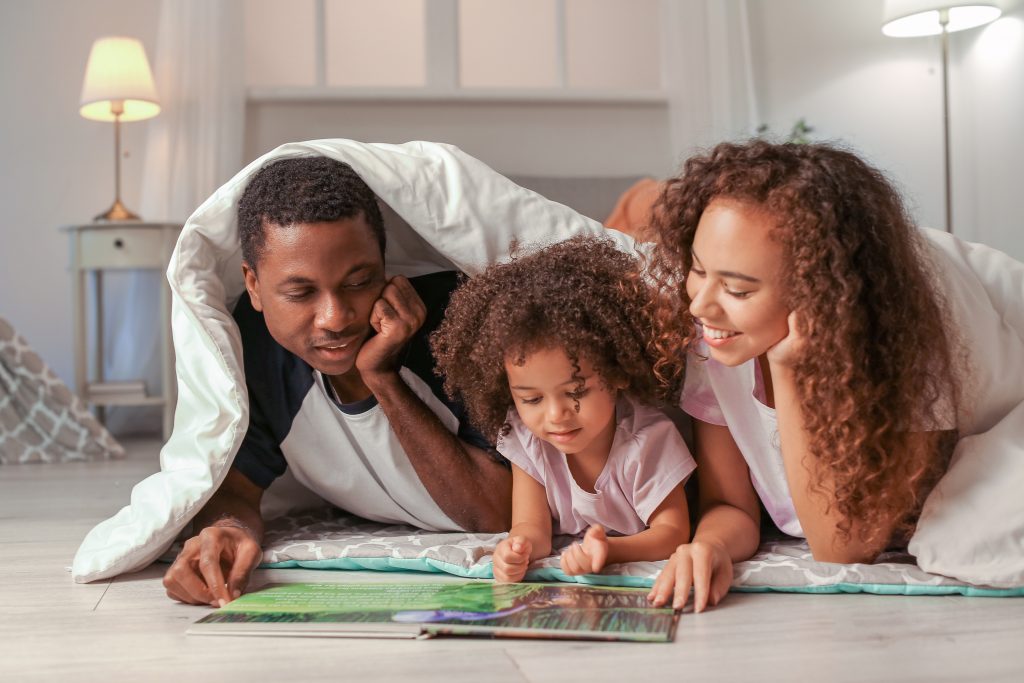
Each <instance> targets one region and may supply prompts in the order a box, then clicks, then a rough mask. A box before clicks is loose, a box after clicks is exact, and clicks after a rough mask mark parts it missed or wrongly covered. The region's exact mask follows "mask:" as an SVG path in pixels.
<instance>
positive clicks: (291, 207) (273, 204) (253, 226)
mask: <svg viewBox="0 0 1024 683" xmlns="http://www.w3.org/2000/svg"><path fill="white" fill-rule="evenodd" d="M357 216H362V217H363V218H364V219H365V220H366V222H367V223H368V224H369V226H370V229H371V230H373V233H374V236H375V237H376V238H377V242H378V243H379V244H380V253H381V254H382V255H383V254H384V249H385V247H386V238H385V235H384V219H383V217H382V216H381V212H380V205H378V204H377V197H376V195H374V194H373V191H372V190H371V189H370V188H369V187H368V186H367V185H366V183H365V182H363V179H362V178H360V177H359V176H358V175H357V174H356V172H355V171H353V170H352V167H351V166H349V165H348V164H346V163H344V162H341V161H338V160H337V159H331V158H329V157H324V156H313V157H297V158H293V159H280V160H278V161H274V162H272V163H270V164H267V165H266V166H264V167H263V168H261V169H260V170H259V171H257V172H256V174H255V175H254V176H253V177H252V179H251V180H250V181H249V184H248V185H246V187H245V191H244V192H243V193H242V197H241V199H239V201H238V237H239V240H240V241H241V243H242V259H243V260H244V261H245V262H246V263H247V264H249V266H250V267H251V268H256V266H257V264H258V262H259V260H260V258H262V256H263V249H264V246H265V245H266V233H265V232H264V230H265V228H266V226H267V225H276V226H282V227H283V226H288V225H295V224H300V223H320V222H329V221H337V220H340V219H342V218H355V217H357Z"/></svg>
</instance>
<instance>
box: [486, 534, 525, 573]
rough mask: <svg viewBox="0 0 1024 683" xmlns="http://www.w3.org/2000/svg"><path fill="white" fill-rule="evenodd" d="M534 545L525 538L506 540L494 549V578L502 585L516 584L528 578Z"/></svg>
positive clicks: (518, 537) (517, 537)
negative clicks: (527, 570) (527, 571)
mask: <svg viewBox="0 0 1024 683" xmlns="http://www.w3.org/2000/svg"><path fill="white" fill-rule="evenodd" d="M531 552H533V543H531V542H530V539H528V538H526V537H525V536H513V537H511V538H506V539H505V540H504V541H502V542H501V543H499V544H498V547H497V548H495V549H494V557H493V559H492V562H493V569H494V578H495V579H496V580H497V581H499V582H501V583H516V582H518V581H522V580H523V577H524V576H526V569H527V568H528V567H529V566H530V553H531Z"/></svg>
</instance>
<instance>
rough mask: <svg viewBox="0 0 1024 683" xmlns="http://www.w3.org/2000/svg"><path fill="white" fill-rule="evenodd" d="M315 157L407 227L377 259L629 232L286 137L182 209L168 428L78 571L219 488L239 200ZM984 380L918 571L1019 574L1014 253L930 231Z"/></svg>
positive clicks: (179, 522)
mask: <svg viewBox="0 0 1024 683" xmlns="http://www.w3.org/2000/svg"><path fill="white" fill-rule="evenodd" d="M310 155H325V156H329V157H333V158H336V159H340V160H342V161H345V162H346V163H348V164H350V165H351V166H352V167H353V168H354V169H355V170H356V172H358V173H359V175H360V176H362V178H363V179H364V180H365V181H366V183H367V184H368V185H369V186H370V188H371V189H373V191H374V192H375V193H376V194H377V195H378V196H379V197H380V198H381V199H382V200H383V201H384V202H385V203H387V204H388V205H389V206H390V207H391V208H392V209H394V210H395V211H396V212H397V213H398V214H399V215H400V216H401V217H402V218H403V219H404V220H405V221H406V222H407V223H408V224H409V225H410V226H412V231H405V232H402V233H396V231H394V230H390V228H389V234H388V240H389V248H388V268H389V271H390V272H392V273H396V272H399V273H403V274H407V275H418V274H424V273H428V272H433V271H436V270H441V269H444V268H450V267H452V266H454V267H456V268H459V269H461V270H463V271H465V272H467V273H470V274H473V273H475V272H478V271H479V270H480V268H481V267H483V266H485V265H486V264H487V263H490V262H493V261H497V260H501V259H503V258H506V257H507V256H508V249H509V244H510V243H511V241H512V240H514V239H518V240H519V241H521V242H524V243H528V244H529V243H547V242H553V241H558V240H561V239H565V238H567V237H569V236H571V235H574V234H581V233H592V234H604V235H609V236H611V237H613V238H614V239H616V240H617V241H618V242H619V243H620V245H621V247H622V248H623V249H630V248H632V246H633V245H632V242H631V241H630V240H629V238H627V237H625V236H624V235H622V234H621V233H616V232H615V231H606V230H604V228H602V226H601V225H600V224H598V223H597V222H595V221H592V220H590V219H588V218H585V217H583V216H581V215H579V214H577V213H576V212H575V211H573V210H571V209H569V208H568V207H566V206H563V205H561V204H557V203H555V202H551V201H549V200H547V199H544V198H543V197H541V196H540V195H537V194H536V193H533V192H531V191H529V190H526V189H524V188H521V187H519V186H517V185H515V184H514V183H512V182H511V181H509V180H508V179H507V178H505V177H503V176H501V175H499V174H498V173H495V172H494V171H493V170H491V169H490V168H488V167H487V166H486V165H484V164H483V163H481V162H480V161H478V160H476V159H474V158H472V157H470V156H468V155H466V154H464V153H462V152H461V151H459V150H458V149H456V148H453V147H451V146H448V145H440V144H434V143H426V142H410V143H407V144H404V145H384V144H365V143H358V142H353V141H349V140H317V141H311V142H305V143H294V144H288V145H283V146H282V147H279V148H278V149H276V150H274V151H272V152H270V153H268V154H266V155H264V156H263V157H261V158H260V159H257V160H256V161H254V162H253V163H252V164H250V165H249V166H247V167H246V168H245V169H243V170H242V171H241V172H240V173H238V174H237V175H236V176H235V177H234V178H232V179H231V180H230V181H229V182H228V183H227V184H225V185H224V186H223V187H221V188H220V189H219V190H218V191H217V192H216V193H215V194H214V195H213V196H212V197H210V198H209V199H208V200H207V201H206V202H204V203H203V204H202V206H200V207H199V209H198V210H196V212H195V213H194V214H193V215H192V216H191V217H190V218H189V220H188V222H187V223H186V224H185V228H184V230H183V231H182V234H181V238H180V239H179V241H178V244H177V247H176V248H175V250H174V254H173V256H172V258H171V263H170V266H169V267H168V270H167V277H168V280H169V282H170V286H171V290H172V302H173V303H172V329H173V333H174V347H175V352H176V354H177V363H176V372H177V378H178V405H177V411H176V413H175V419H174V430H173V433H172V435H171V438H170V440H169V441H168V442H167V444H166V445H165V446H164V448H163V450H162V451H161V453H160V465H161V471H160V472H158V473H156V474H154V475H152V476H150V477H148V478H147V479H145V480H143V481H142V482H140V483H139V484H137V485H136V486H135V487H134V489H133V490H132V494H131V502H130V504H129V505H127V506H126V507H124V508H122V509H121V510H120V511H119V512H118V513H117V514H116V515H114V516H113V517H111V518H110V519H108V520H106V521H104V522H101V523H100V524H98V525H97V526H96V527H95V528H94V529H92V531H90V532H89V534H88V535H87V536H86V537H85V539H84V540H83V542H82V544H81V547H80V548H79V549H78V552H77V554H76V555H75V559H74V563H73V566H72V575H73V577H74V580H75V581H77V582H89V581H96V580H98V579H103V578H107V577H111V576H115V575H118V574H122V573H125V572H130V571H134V570H137V569H140V568H142V567H144V566H146V565H148V564H149V563H151V562H152V561H153V560H155V559H156V558H157V557H159V556H160V555H161V554H163V553H164V552H165V551H166V550H167V548H168V547H169V546H170V544H171V543H172V541H173V540H174V538H175V537H176V536H177V535H178V533H179V532H180V531H181V529H182V528H183V527H184V526H185V525H186V524H187V523H188V522H189V521H190V520H191V518H192V516H193V515H194V514H195V513H196V512H197V511H198V510H199V509H200V508H201V507H202V506H203V504H205V502H206V501H207V499H208V498H209V497H210V496H211V495H212V493H213V492H214V491H215V490H216V488H217V487H218V486H219V485H220V482H221V480H222V479H223V477H224V475H225V474H226V473H227V470H228V467H229V465H230V463H231V460H232V458H233V457H234V455H235V452H236V451H237V449H238V447H239V444H240V443H241V441H242V437H243V436H244V434H245V429H246V425H247V423H248V402H247V396H246V390H245V381H244V377H243V373H242V353H241V344H240V340H239V336H238V331H237V328H236V326H235V324H234V321H233V320H232V318H231V314H230V310H231V308H232V307H233V305H234V302H235V301H236V300H237V299H238V297H239V296H240V295H241V294H242V292H243V291H244V286H243V282H242V276H241V267H240V264H241V252H240V249H239V246H238V236H237V224H236V203H237V200H238V197H239V196H240V195H241V193H242V190H243V189H244V187H245V185H246V183H247V182H248V179H249V177H250V176H251V175H252V174H253V173H254V172H256V171H257V170H258V169H259V168H261V167H262V166H263V165H265V164H266V163H267V162H268V161H270V160H273V159H278V158H284V157H295V156H310ZM927 235H928V238H929V241H930V242H931V244H932V245H933V246H934V248H935V254H936V261H937V262H938V264H939V267H940V271H941V272H942V275H943V279H944V280H945V281H946V282H947V283H948V285H949V292H950V296H951V299H952V301H953V304H954V308H955V310H956V314H957V317H958V318H959V319H960V320H961V322H962V324H963V325H964V327H963V329H964V330H966V331H967V335H966V336H967V337H968V340H969V343H970V345H971V349H972V358H973V359H974V363H975V366H976V367H977V373H978V378H979V380H980V385H981V390H980V391H979V392H978V395H977V396H976V399H977V400H976V403H975V404H974V406H973V408H974V409H973V410H972V412H971V415H970V420H971V423H970V424H971V427H970V429H969V433H970V436H969V437H968V438H965V439H963V441H962V442H961V444H960V445H959V447H958V448H957V452H956V455H955V457H954V461H953V464H952V466H951V468H950V470H949V472H948V473H947V475H946V476H945V477H944V478H943V480H942V481H941V482H940V484H939V486H938V487H937V488H936V490H935V491H934V493H933V494H932V495H931V496H930V497H929V499H928V501H927V504H926V506H925V510H924V513H923V515H922V517H921V521H920V523H919V525H918V530H917V533H916V534H915V536H914V537H913V539H912V541H911V545H910V550H911V552H913V553H914V554H915V555H917V557H918V560H919V563H920V565H921V567H922V568H923V569H925V570H926V571H930V572H933V573H938V574H945V575H948V576H952V577H954V578H957V579H960V580H963V581H967V582H971V583H978V584H989V585H993V586H1011V585H1024V504H1022V503H1021V500H1022V496H1021V488H1022V485H1024V265H1022V264H1020V263H1017V262H1015V261H1013V260H1012V259H1010V258H1008V257H1007V256H1005V255H1003V254H1001V253H999V252H997V251H994V250H991V249H987V248H985V247H981V246H979V245H969V244H966V243H963V242H959V241H958V240H955V239H954V238H952V237H949V236H947V235H945V234H943V233H936V232H933V231H928V233H927Z"/></svg>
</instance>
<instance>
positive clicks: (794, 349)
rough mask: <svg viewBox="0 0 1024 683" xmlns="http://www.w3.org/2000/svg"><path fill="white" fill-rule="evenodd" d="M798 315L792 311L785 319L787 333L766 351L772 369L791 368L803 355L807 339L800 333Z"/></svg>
mask: <svg viewBox="0 0 1024 683" xmlns="http://www.w3.org/2000/svg"><path fill="white" fill-rule="evenodd" d="M799 321H800V315H799V314H798V313H797V312H796V311H792V312H791V313H790V314H789V317H788V318H786V324H787V325H788V326H789V332H788V333H787V334H786V336H785V337H783V338H782V339H780V340H779V341H778V343H776V344H775V346H773V347H771V348H770V349H768V362H769V363H770V364H771V365H772V366H774V367H780V368H791V367H793V364H794V363H796V361H797V359H798V358H800V355H801V354H802V353H803V349H804V345H805V342H806V341H807V338H806V337H804V336H803V335H802V334H801V333H800V327H799Z"/></svg>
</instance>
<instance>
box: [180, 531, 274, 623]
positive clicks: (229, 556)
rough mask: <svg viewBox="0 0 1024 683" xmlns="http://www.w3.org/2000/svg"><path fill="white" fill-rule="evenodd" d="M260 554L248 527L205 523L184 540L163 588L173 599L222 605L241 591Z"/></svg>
mask: <svg viewBox="0 0 1024 683" xmlns="http://www.w3.org/2000/svg"><path fill="white" fill-rule="evenodd" d="M262 556H263V553H262V551H261V549H260V544H259V542H258V541H257V540H256V538H255V534H254V533H253V532H251V531H250V530H248V529H246V528H243V527H241V526H234V525H231V524H222V525H220V526H218V525H216V524H215V525H214V526H208V527H206V528H205V529H203V530H202V531H200V532H199V534H198V535H196V536H193V537H192V538H190V539H188V540H187V541H185V547H184V549H183V550H182V551H181V553H180V554H179V555H178V557H177V559H175V560H174V564H172V565H171V568H170V569H168V570H167V573H166V574H164V588H165V589H167V596H168V597H169V598H171V599H173V600H179V601H181V602H185V603H188V604H190V605H211V606H213V607H223V606H224V605H226V604H227V603H229V602H231V601H232V600H234V599H235V598H237V597H238V596H239V595H241V594H242V592H243V591H244V590H245V588H246V586H247V585H248V584H249V577H250V575H251V574H252V571H253V570H254V569H255V568H256V567H257V565H259V563H260V558H261V557H262ZM225 573H226V574H227V578H226V579H225Z"/></svg>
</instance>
